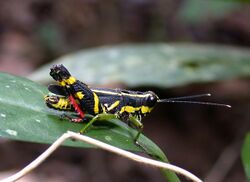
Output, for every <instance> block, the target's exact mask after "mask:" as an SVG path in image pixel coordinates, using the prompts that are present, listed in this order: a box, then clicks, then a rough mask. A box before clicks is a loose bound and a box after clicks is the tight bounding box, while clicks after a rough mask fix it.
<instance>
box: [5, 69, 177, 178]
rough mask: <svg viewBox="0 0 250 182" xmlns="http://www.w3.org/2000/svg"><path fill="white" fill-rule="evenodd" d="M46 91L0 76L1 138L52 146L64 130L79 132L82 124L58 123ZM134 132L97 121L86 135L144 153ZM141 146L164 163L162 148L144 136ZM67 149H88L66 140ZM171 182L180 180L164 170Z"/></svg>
mask: <svg viewBox="0 0 250 182" xmlns="http://www.w3.org/2000/svg"><path fill="white" fill-rule="evenodd" d="M47 93H48V91H47V89H46V88H45V87H44V86H41V85H39V84H37V83H34V82H32V81H30V80H27V79H24V78H20V77H15V76H12V75H9V74H5V73H0V107H1V111H0V136H1V137H6V138H10V139H15V140H22V141H30V142H39V143H52V142H54V141H55V140H56V139H57V138H58V137H60V136H61V135H62V134H63V133H65V132H66V131H68V130H70V131H74V132H79V131H80V129H81V128H82V127H83V126H84V124H82V123H70V122H69V121H67V120H61V119H60V115H61V114H62V112H55V111H52V110H50V109H48V108H47V107H46V106H45V104H44V101H43V97H44V95H45V94H47ZM136 133H137V132H136V131H135V130H133V129H131V128H130V127H128V126H127V125H126V124H125V123H123V122H121V121H120V120H118V119H113V120H109V121H104V120H103V121H99V122H98V123H96V124H95V126H93V127H92V128H91V129H90V130H89V131H88V132H87V135H88V136H90V137H92V138H95V139H98V140H101V141H103V142H105V143H108V144H111V145H113V146H117V147H119V148H123V149H126V150H132V151H140V152H144V150H142V148H140V147H138V146H137V145H135V144H134V141H133V138H134V136H135V135H136ZM139 142H140V143H142V144H143V145H144V147H145V150H146V152H147V153H148V154H149V155H151V156H154V157H155V158H157V159H158V160H161V161H167V158H166V156H165V155H164V153H163V152H162V151H161V149H160V148H159V147H158V146H157V145H156V144H154V143H153V142H152V141H150V140H149V139H148V138H146V137H145V136H143V135H141V137H140V140H139ZM64 144H65V145H68V146H75V147H91V146H90V145H87V144H84V143H83V142H77V141H66V142H65V143H64ZM164 174H165V175H166V178H167V179H169V181H170V182H176V181H179V179H178V177H177V176H176V175H175V174H174V173H172V172H169V171H164Z"/></svg>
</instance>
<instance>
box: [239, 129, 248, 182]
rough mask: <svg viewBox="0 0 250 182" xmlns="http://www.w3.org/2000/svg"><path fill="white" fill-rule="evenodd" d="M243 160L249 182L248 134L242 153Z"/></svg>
mask: <svg viewBox="0 0 250 182" xmlns="http://www.w3.org/2000/svg"><path fill="white" fill-rule="evenodd" d="M241 159H242V162H243V166H244V170H245V173H246V176H247V179H248V181H250V133H248V134H247V136H246V138H245V141H244V144H243V148H242V151H241Z"/></svg>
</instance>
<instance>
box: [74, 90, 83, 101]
mask: <svg viewBox="0 0 250 182" xmlns="http://www.w3.org/2000/svg"><path fill="white" fill-rule="evenodd" d="M75 96H76V97H77V98H78V99H80V100H82V99H83V97H84V94H83V93H82V92H76V93H75Z"/></svg>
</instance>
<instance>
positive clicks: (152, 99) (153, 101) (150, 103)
mask: <svg viewBox="0 0 250 182" xmlns="http://www.w3.org/2000/svg"><path fill="white" fill-rule="evenodd" d="M156 102H157V97H156V96H155V95H153V94H150V95H149V96H148V97H147V102H146V103H147V105H148V106H150V107H153V106H154V105H155V104H156Z"/></svg>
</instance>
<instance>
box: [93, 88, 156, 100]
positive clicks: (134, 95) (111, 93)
mask: <svg viewBox="0 0 250 182" xmlns="http://www.w3.org/2000/svg"><path fill="white" fill-rule="evenodd" d="M91 90H92V91H94V92H96V93H103V94H110V95H118V96H123V95H124V96H130V97H139V98H144V97H148V96H151V95H152V94H128V93H124V92H122V93H117V92H112V91H105V90H95V89H91Z"/></svg>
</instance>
